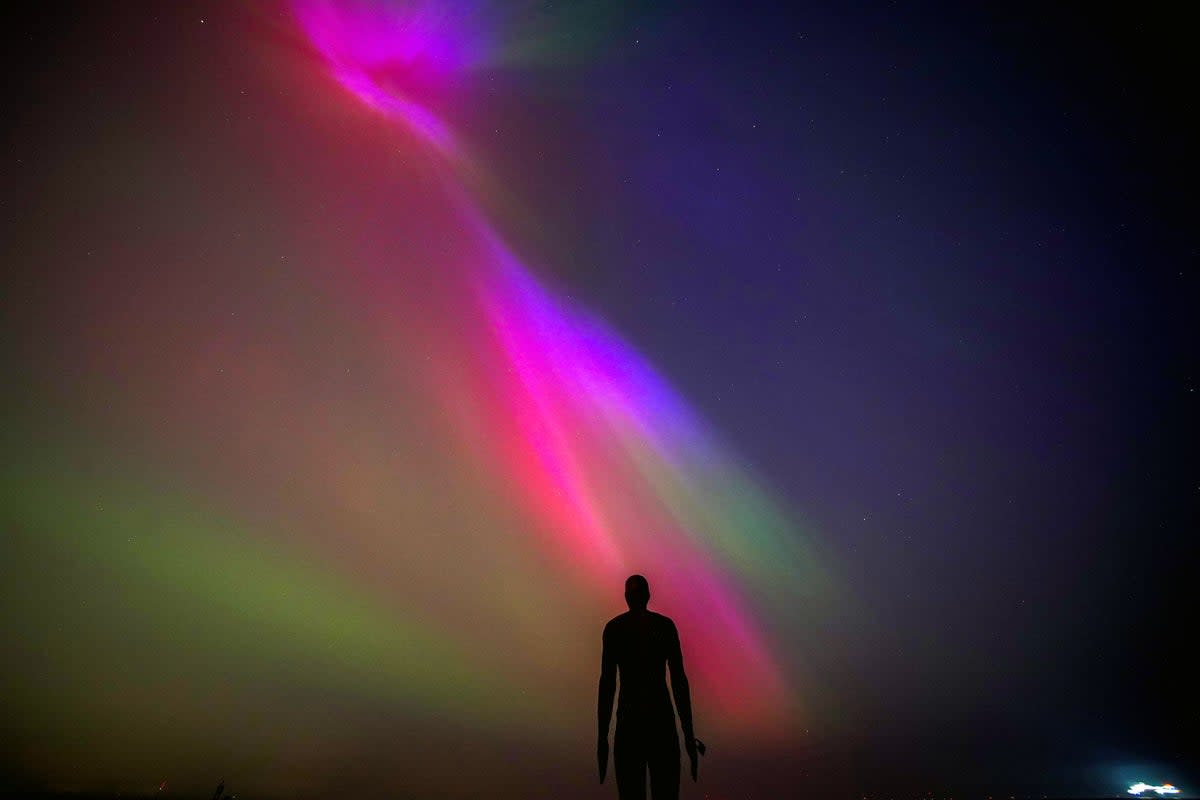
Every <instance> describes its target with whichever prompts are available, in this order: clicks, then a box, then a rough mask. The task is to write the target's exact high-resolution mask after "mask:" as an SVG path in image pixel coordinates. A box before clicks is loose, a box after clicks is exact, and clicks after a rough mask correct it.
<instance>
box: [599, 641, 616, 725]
mask: <svg viewBox="0 0 1200 800" xmlns="http://www.w3.org/2000/svg"><path fill="white" fill-rule="evenodd" d="M610 638H611V637H610V635H609V629H608V626H605V628H604V639H603V644H602V650H601V653H600V696H599V699H598V700H597V702H596V721H597V726H598V731H597V733H598V734H599V736H600V738H602V739H608V728H609V724H610V723H611V722H612V710H613V696H614V695H615V694H616V693H617V662H616V657H615V656H616V654H615V653H614V652H613V647H612V642H611V641H610Z"/></svg>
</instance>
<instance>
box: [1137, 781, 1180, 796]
mask: <svg viewBox="0 0 1200 800" xmlns="http://www.w3.org/2000/svg"><path fill="white" fill-rule="evenodd" d="M1127 791H1128V792H1129V794H1132V795H1138V796H1140V795H1143V794H1145V793H1146V792H1154V793H1156V794H1157V795H1158V796H1159V797H1162V796H1163V795H1167V794H1179V790H1178V789H1176V788H1175V787H1174V786H1173V785H1172V784H1169V783H1164V784H1162V785H1161V786H1154V785H1153V784H1149V783H1135V784H1134V785H1133V786H1130V787H1129V789H1128V790H1127Z"/></svg>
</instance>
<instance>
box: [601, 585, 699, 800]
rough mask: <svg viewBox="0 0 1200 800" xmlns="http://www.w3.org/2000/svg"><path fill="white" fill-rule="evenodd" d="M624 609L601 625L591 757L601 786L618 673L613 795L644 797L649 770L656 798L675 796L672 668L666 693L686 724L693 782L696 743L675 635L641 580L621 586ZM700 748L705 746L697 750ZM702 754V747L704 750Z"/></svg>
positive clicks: (670, 799)
mask: <svg viewBox="0 0 1200 800" xmlns="http://www.w3.org/2000/svg"><path fill="white" fill-rule="evenodd" d="M625 602H626V603H628V604H629V611H628V612H626V613H624V614H621V615H620V616H618V617H614V618H613V619H612V620H610V621H609V623H608V624H607V625H605V626H604V651H603V655H602V656H601V658H600V698H599V702H598V704H597V716H598V721H599V739H598V741H597V744H596V759H597V761H598V763H599V767H600V782H601V783H604V775H605V773H606V772H607V769H608V727H609V723H610V721H611V719H612V709H613V694H614V693H615V692H616V688H617V674H618V672H619V673H620V675H621V697H620V699H619V701H618V703H617V734H616V739H615V742H614V744H613V751H614V752H613V757H614V762H615V764H614V768H615V771H616V773H617V794H618V796H619V797H620V798H621V800H645V797H646V770H647V768H649V771H650V792H651V796H652V797H653V798H654V800H677V798H678V797H679V736H678V734H677V733H676V730H675V711H674V709H672V708H671V698H670V695H669V694H668V693H667V683H666V679H665V673H666V670H667V669H670V671H671V690H672V692H673V693H674V694H675V707H676V708H677V709H678V710H679V722H680V725H682V726H683V741H684V745H685V747H686V748H687V754H688V758H689V759H691V762H692V780H696V771H697V760H696V759H697V752H696V751H697V745H698V744H699V742H698V740H697V739H696V737H695V735H694V731H693V730H692V699H691V695H690V692H689V689H688V680H687V675H686V674H685V673H684V671H683V653H682V651H681V649H680V646H679V633H678V631H676V630H675V623H674V622H672V621H671V619H670V618H669V617H664V616H663V615H662V614H655V613H654V612H653V611H648V610H647V609H646V605H647V604H648V603H649V602H650V584H649V582H647V580H646V579H645V578H643V577H642V576H641V575H631V576H629V578H628V579H627V580H626V581H625ZM699 747H701V748H703V745H699ZM700 752H701V753H702V752H703V750H702V749H701V750H700Z"/></svg>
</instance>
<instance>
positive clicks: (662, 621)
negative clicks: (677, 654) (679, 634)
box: [650, 611, 675, 631]
mask: <svg viewBox="0 0 1200 800" xmlns="http://www.w3.org/2000/svg"><path fill="white" fill-rule="evenodd" d="M650 618H651V619H652V620H654V624H655V625H657V626H658V627H660V628H663V629H664V630H671V631H673V630H675V620H673V619H671V618H670V617H668V616H666V615H665V614H659V613H657V612H654V611H651V612H650Z"/></svg>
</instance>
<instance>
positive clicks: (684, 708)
mask: <svg viewBox="0 0 1200 800" xmlns="http://www.w3.org/2000/svg"><path fill="white" fill-rule="evenodd" d="M667 626H668V630H667V668H668V670H670V673H671V691H672V693H673V694H674V695H675V709H676V711H678V712H679V724H680V726H681V727H682V728H683V736H684V741H685V742H688V743H690V742H691V741H692V740H693V739H694V738H695V736H696V734H695V731H694V730H693V729H692V690H691V687H690V686H689V685H688V679H687V673H686V672H684V671H683V648H682V647H680V646H679V631H678V630H676V628H675V623H673V622H671V621H670V620H668V621H667Z"/></svg>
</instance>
